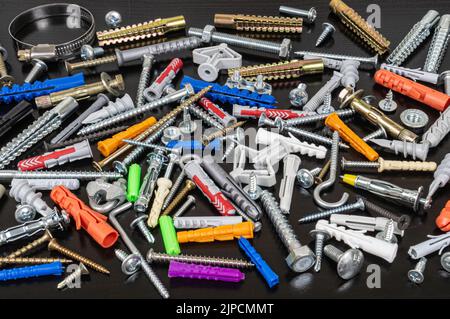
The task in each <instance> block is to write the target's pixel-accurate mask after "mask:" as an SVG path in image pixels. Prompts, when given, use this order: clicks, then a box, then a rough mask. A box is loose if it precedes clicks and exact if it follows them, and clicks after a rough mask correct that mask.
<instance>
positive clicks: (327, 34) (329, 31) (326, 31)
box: [316, 22, 336, 47]
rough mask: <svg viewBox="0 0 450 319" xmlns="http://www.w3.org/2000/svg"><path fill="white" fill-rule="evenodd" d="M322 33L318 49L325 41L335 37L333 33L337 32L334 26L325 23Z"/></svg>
mask: <svg viewBox="0 0 450 319" xmlns="http://www.w3.org/2000/svg"><path fill="white" fill-rule="evenodd" d="M322 29H323V30H322V33H321V34H320V36H319V37H318V38H317V41H316V47H318V46H320V45H321V44H322V43H324V42H325V40H327V39H329V38H331V37H332V36H333V33H334V32H335V31H336V29H335V28H334V26H333V25H332V24H331V23H328V22H325V23H323V24H322Z"/></svg>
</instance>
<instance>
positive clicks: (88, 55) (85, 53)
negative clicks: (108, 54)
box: [80, 44, 105, 61]
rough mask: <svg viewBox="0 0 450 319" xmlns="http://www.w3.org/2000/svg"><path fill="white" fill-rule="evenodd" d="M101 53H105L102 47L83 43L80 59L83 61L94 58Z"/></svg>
mask: <svg viewBox="0 0 450 319" xmlns="http://www.w3.org/2000/svg"><path fill="white" fill-rule="evenodd" d="M103 54H105V50H104V49H103V48H100V47H96V48H93V47H92V46H91V45H89V44H85V45H83V46H82V47H81V51H80V56H81V60H83V61H89V60H94V59H95V58H96V57H99V56H102V55H103Z"/></svg>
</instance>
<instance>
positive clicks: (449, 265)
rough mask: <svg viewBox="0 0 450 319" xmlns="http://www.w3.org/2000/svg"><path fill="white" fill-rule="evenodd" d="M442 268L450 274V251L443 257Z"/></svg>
mask: <svg viewBox="0 0 450 319" xmlns="http://www.w3.org/2000/svg"><path fill="white" fill-rule="evenodd" d="M441 266H442V268H444V270H445V271H448V272H450V251H448V252H446V253H443V254H442V256H441Z"/></svg>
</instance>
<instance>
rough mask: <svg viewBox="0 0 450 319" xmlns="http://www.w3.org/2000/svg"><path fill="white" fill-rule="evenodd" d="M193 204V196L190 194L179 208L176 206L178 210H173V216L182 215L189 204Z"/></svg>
mask: <svg viewBox="0 0 450 319" xmlns="http://www.w3.org/2000/svg"><path fill="white" fill-rule="evenodd" d="M193 204H195V197H194V196H192V195H188V196H187V198H186V201H185V202H184V203H183V205H181V206H180V208H178V210H177V211H176V212H175V214H173V218H175V217H179V216H181V215H183V214H184V213H185V212H186V210H187V209H188V208H189V206H191V205H193Z"/></svg>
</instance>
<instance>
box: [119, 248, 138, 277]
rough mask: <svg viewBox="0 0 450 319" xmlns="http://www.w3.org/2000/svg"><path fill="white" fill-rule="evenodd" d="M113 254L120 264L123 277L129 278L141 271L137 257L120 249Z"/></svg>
mask: <svg viewBox="0 0 450 319" xmlns="http://www.w3.org/2000/svg"><path fill="white" fill-rule="evenodd" d="M114 254H115V255H116V257H117V259H119V260H120V261H121V262H122V266H121V270H122V272H123V273H124V274H125V275H127V276H130V275H132V274H134V273H136V272H137V271H139V270H140V269H141V264H142V261H141V257H139V255H137V254H127V253H126V252H124V251H123V250H121V249H116V250H114Z"/></svg>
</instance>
